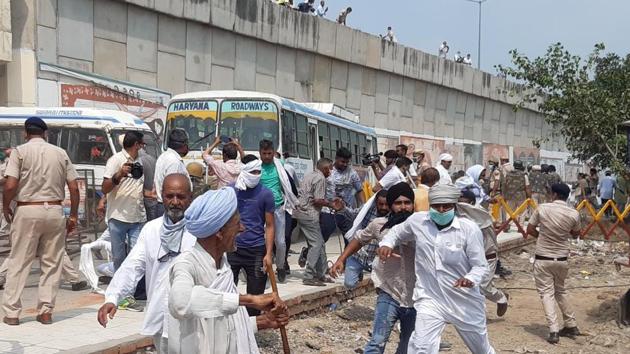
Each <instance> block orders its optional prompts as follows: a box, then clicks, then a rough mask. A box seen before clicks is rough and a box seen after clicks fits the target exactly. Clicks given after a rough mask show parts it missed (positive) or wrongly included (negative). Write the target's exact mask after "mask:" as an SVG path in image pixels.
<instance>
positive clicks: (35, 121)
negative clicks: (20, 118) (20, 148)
mask: <svg viewBox="0 0 630 354" xmlns="http://www.w3.org/2000/svg"><path fill="white" fill-rule="evenodd" d="M28 127H36V128H39V129H41V130H44V131H45V130H48V126H47V125H46V122H44V120H42V119H41V118H39V117H30V118H29V119H27V120H26V122H24V128H25V129H28Z"/></svg>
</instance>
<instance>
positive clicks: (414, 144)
mask: <svg viewBox="0 0 630 354" xmlns="http://www.w3.org/2000/svg"><path fill="white" fill-rule="evenodd" d="M400 143H401V144H405V145H407V147H408V149H409V150H408V153H409V155H411V154H412V153H413V151H415V150H420V149H422V150H424V159H425V161H426V162H427V163H428V164H430V165H431V166H435V164H436V163H437V160H438V157H439V156H440V154H441V153H442V152H444V149H445V147H444V140H435V139H426V138H416V137H413V136H405V135H401V136H400Z"/></svg>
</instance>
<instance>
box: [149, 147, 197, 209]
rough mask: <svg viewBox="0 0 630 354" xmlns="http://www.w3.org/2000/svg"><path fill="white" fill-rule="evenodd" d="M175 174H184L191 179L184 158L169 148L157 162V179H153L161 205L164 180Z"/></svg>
mask: <svg viewBox="0 0 630 354" xmlns="http://www.w3.org/2000/svg"><path fill="white" fill-rule="evenodd" d="M173 173H181V174H184V175H186V176H188V178H189V179H190V176H189V175H188V170H186V165H185V164H184V160H182V157H181V156H179V153H178V152H177V151H175V150H173V149H171V148H168V149H167V150H166V151H164V152H163V153H162V155H160V157H158V159H157V161H156V162H155V177H154V179H153V181H154V183H153V185H154V186H155V191H156V193H157V200H158V202H160V203H162V184H163V183H164V178H165V177H166V176H168V175H170V174H173Z"/></svg>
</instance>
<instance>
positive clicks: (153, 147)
mask: <svg viewBox="0 0 630 354" xmlns="http://www.w3.org/2000/svg"><path fill="white" fill-rule="evenodd" d="M125 132H126V130H113V131H112V141H113V142H114V147H115V148H116V152H119V151H121V150H122V148H123V147H122V145H120V144H119V142H120V139H121V136H124V135H125ZM142 135H143V137H142V140H143V141H144V143H145V144H146V146H145V147H144V150H145V151H146V152H147V154H149V155H151V156H153V157H155V158H156V159H157V158H158V157H159V156H160V154H161V153H162V151H161V149H160V146H159V143H158V142H157V137H156V136H155V134H154V133H153V132H149V131H145V130H143V131H142Z"/></svg>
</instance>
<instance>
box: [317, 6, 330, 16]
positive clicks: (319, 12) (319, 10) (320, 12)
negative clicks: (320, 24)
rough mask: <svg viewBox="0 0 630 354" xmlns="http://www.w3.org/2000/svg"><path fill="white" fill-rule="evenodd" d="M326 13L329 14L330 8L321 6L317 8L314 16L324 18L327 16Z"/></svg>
mask: <svg viewBox="0 0 630 354" xmlns="http://www.w3.org/2000/svg"><path fill="white" fill-rule="evenodd" d="M326 12H328V7H323V6H322V4H319V6H317V10H315V12H314V14H315V15H317V16H319V17H324V16H326Z"/></svg>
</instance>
